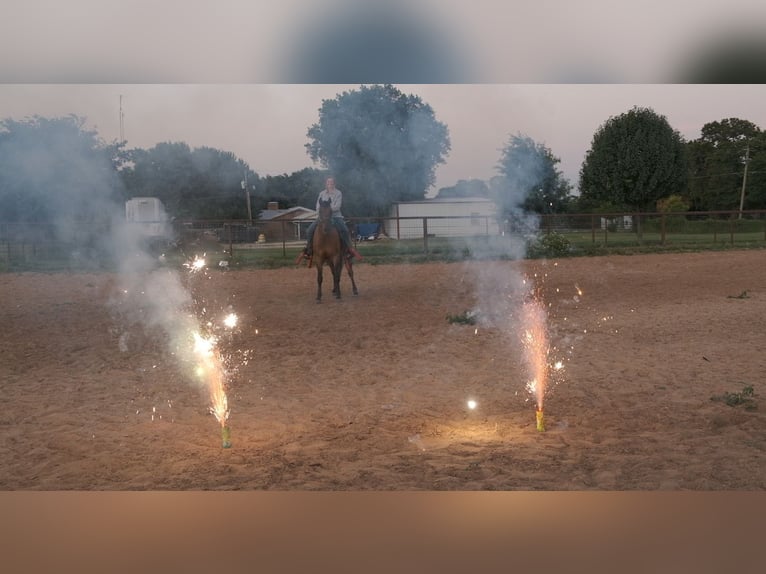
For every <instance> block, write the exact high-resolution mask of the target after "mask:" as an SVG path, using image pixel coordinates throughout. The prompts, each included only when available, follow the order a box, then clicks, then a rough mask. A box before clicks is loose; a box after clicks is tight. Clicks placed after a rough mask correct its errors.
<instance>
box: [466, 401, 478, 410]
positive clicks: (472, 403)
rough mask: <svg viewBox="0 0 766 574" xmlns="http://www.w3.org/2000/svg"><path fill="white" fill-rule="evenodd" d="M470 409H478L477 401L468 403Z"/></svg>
mask: <svg viewBox="0 0 766 574" xmlns="http://www.w3.org/2000/svg"><path fill="white" fill-rule="evenodd" d="M468 408H469V409H471V410H473V409H475V408H476V401H474V400H473V399H471V400H470V401H468Z"/></svg>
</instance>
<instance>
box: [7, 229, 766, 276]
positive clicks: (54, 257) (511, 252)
mask: <svg viewBox="0 0 766 574" xmlns="http://www.w3.org/2000/svg"><path fill="white" fill-rule="evenodd" d="M594 239H595V241H594ZM764 248H766V238H765V237H764V233H763V232H762V231H752V230H747V231H738V232H737V233H735V235H734V241H733V242H732V240H731V236H730V234H729V233H728V232H726V233H723V232H722V233H719V234H716V235H714V234H712V233H666V234H665V242H664V244H663V242H662V237H661V235H660V234H659V233H658V232H654V231H644V233H643V234H642V236H641V238H639V237H638V235H637V234H636V233H635V232H632V231H607V232H604V231H603V230H598V231H597V232H596V233H595V236H594V235H593V234H592V233H591V231H564V232H553V233H550V234H547V233H545V232H542V233H541V234H540V235H539V236H538V237H537V238H529V237H523V236H521V235H511V236H508V235H506V236H478V237H458V238H445V237H429V238H428V241H427V242H425V241H424V240H423V239H422V238H418V239H401V240H389V239H381V240H377V241H364V242H360V243H359V244H358V245H357V249H358V251H359V252H360V253H361V254H362V255H363V257H364V259H363V261H362V262H361V263H363V264H368V265H381V264H390V263H427V262H435V261H440V262H454V261H471V260H488V259H494V260H515V259H521V258H528V259H539V258H556V257H582V256H599V255H634V254H644V253H673V252H699V251H725V250H731V249H764ZM227 249H228V245H227V244H221V245H216V246H215V247H214V248H213V249H210V250H208V252H207V255H206V259H207V260H208V266H209V267H214V266H218V264H219V262H220V261H222V260H225V261H226V262H227V264H228V267H229V268H230V269H238V268H240V269H242V268H255V269H275V268H281V267H291V266H294V265H295V260H296V258H297V257H298V254H299V253H300V251H301V250H302V249H303V244H302V243H297V242H294V243H290V244H286V245H284V246H283V245H282V244H273V243H272V244H266V245H254V246H252V245H248V246H244V245H241V244H236V243H235V244H234V245H233V254H232V255H231V257H230V256H229V254H228V253H227V251H226V250H227ZM191 255H192V254H189V253H187V254H183V253H180V252H175V253H167V254H166V259H165V263H164V264H165V265H167V266H174V265H176V266H180V265H182V264H183V263H184V262H185V261H186V260H187V259H188V258H189V257H190V256H191ZM304 264H305V263H304ZM112 267H113V265H112V264H111V263H109V262H104V261H97V260H96V259H95V258H91V259H89V260H88V259H80V260H74V259H73V258H72V257H70V255H69V250H68V249H66V247H60V246H59V247H58V248H57V249H55V250H52V249H38V250H35V249H29V248H26V249H23V250H14V248H13V246H10V247H9V246H5V247H4V246H3V245H2V244H0V272H16V271H94V270H109V269H111V268H112Z"/></svg>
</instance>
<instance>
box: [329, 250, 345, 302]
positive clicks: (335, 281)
mask: <svg viewBox="0 0 766 574" xmlns="http://www.w3.org/2000/svg"><path fill="white" fill-rule="evenodd" d="M330 269H331V270H332V293H333V295H335V298H336V299H340V274H341V273H342V272H343V261H342V260H340V258H338V259H336V260H335V261H333V262H332V263H330Z"/></svg>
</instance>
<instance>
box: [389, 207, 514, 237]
mask: <svg viewBox="0 0 766 574" xmlns="http://www.w3.org/2000/svg"><path fill="white" fill-rule="evenodd" d="M496 213H497V206H496V205H495V202H493V201H492V200H490V199H487V198H485V197H450V198H439V199H423V200H420V201H406V202H399V203H394V204H393V205H392V206H391V212H390V215H389V218H388V219H386V221H385V232H386V235H387V236H388V237H391V238H392V239H414V238H420V237H423V218H426V229H427V233H428V235H429V236H433V237H470V236H476V235H499V234H500V228H499V225H498V223H497V217H496ZM406 218H414V219H406Z"/></svg>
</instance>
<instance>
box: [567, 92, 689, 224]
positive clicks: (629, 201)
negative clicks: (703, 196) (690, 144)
mask: <svg viewBox="0 0 766 574" xmlns="http://www.w3.org/2000/svg"><path fill="white" fill-rule="evenodd" d="M685 153H686V151H685V147H684V141H683V138H682V137H681V135H680V134H679V133H678V132H677V131H676V130H674V129H673V128H672V127H671V126H670V124H669V123H668V121H667V119H666V118H665V116H662V115H659V114H657V113H656V112H655V111H654V110H652V109H650V108H639V107H634V108H633V109H631V110H630V111H628V112H626V113H623V114H620V115H619V116H616V117H611V118H609V119H608V120H607V121H606V122H605V123H604V124H602V125H601V126H600V127H599V129H598V130H597V131H596V133H595V134H594V136H593V140H592V142H591V147H590V149H589V150H588V152H587V153H586V156H585V161H584V162H583V165H582V168H581V169H580V194H581V198H582V200H583V201H585V202H591V203H611V204H613V205H616V206H622V207H624V208H628V209H638V210H640V211H651V210H653V209H654V206H655V204H656V202H657V200H658V199H661V198H663V197H667V196H669V195H673V194H683V193H684V192H685V191H686V181H687V179H686V178H687V171H686V156H685Z"/></svg>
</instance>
